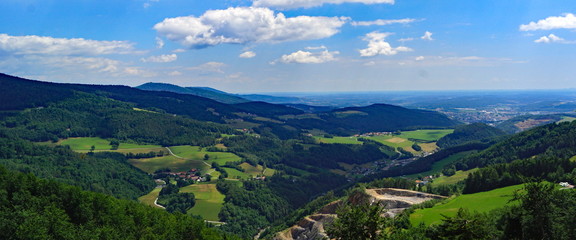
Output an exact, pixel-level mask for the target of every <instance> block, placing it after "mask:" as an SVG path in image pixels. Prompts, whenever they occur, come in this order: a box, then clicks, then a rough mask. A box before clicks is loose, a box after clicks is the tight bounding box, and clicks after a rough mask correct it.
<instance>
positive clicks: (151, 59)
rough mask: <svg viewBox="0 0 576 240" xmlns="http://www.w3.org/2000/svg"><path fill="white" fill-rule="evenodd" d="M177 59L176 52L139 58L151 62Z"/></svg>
mask: <svg viewBox="0 0 576 240" xmlns="http://www.w3.org/2000/svg"><path fill="white" fill-rule="evenodd" d="M177 59H178V55H176V54H166V55H160V56H150V57H147V58H142V59H140V60H141V61H142V62H153V63H169V62H174V61H176V60H177Z"/></svg>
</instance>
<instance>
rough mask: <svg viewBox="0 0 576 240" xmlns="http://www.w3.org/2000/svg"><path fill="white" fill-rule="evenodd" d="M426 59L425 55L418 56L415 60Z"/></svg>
mask: <svg viewBox="0 0 576 240" xmlns="http://www.w3.org/2000/svg"><path fill="white" fill-rule="evenodd" d="M424 59H425V58H424V56H418V57H416V58H415V59H414V60H416V61H422V60H424Z"/></svg>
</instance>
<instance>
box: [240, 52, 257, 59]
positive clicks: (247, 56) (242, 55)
mask: <svg viewBox="0 0 576 240" xmlns="http://www.w3.org/2000/svg"><path fill="white" fill-rule="evenodd" d="M239 57H241V58H253V57H256V53H255V52H252V51H246V52H243V53H242V54H240V56H239Z"/></svg>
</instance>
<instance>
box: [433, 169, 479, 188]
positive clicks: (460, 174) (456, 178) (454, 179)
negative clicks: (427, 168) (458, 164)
mask: <svg viewBox="0 0 576 240" xmlns="http://www.w3.org/2000/svg"><path fill="white" fill-rule="evenodd" d="M477 170H478V168H474V169H470V170H468V171H456V174H454V175H452V176H449V177H447V176H440V177H439V178H436V179H434V182H432V183H433V184H434V186H438V185H447V184H456V183H458V182H460V181H463V180H464V179H466V178H467V177H468V174H470V173H472V172H475V171H477Z"/></svg>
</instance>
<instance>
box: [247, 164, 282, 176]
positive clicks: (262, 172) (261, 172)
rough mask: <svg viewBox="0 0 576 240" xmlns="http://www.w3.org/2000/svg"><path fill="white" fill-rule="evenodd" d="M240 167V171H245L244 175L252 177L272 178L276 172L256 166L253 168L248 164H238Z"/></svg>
mask: <svg viewBox="0 0 576 240" xmlns="http://www.w3.org/2000/svg"><path fill="white" fill-rule="evenodd" d="M240 167H241V168H242V169H244V171H245V172H244V173H246V174H248V175H252V176H257V175H264V176H272V175H274V173H275V172H276V170H274V169H271V168H266V169H264V167H262V165H257V166H256V167H254V166H252V165H250V164H248V163H242V164H240Z"/></svg>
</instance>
